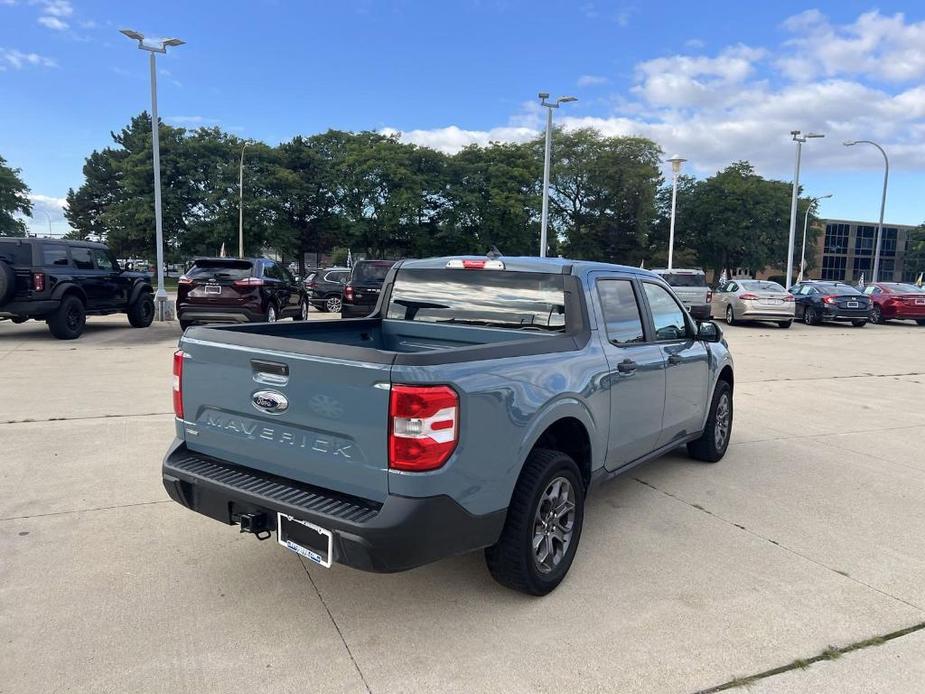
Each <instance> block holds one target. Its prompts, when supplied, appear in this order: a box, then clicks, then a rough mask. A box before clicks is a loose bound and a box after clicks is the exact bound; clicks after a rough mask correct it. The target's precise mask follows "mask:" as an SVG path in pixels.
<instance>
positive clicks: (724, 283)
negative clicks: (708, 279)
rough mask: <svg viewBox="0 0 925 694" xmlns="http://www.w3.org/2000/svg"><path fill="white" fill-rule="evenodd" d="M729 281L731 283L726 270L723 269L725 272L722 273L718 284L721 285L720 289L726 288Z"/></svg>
mask: <svg viewBox="0 0 925 694" xmlns="http://www.w3.org/2000/svg"><path fill="white" fill-rule="evenodd" d="M728 281H729V278H728V277H726V268H723V272H722V274H720V276H719V282H718V284H719V286H720V287H725V286H726V282H728Z"/></svg>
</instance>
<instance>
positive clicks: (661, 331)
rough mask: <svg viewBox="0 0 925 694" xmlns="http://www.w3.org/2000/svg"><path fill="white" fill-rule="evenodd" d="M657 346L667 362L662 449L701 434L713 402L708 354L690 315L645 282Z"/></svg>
mask: <svg viewBox="0 0 925 694" xmlns="http://www.w3.org/2000/svg"><path fill="white" fill-rule="evenodd" d="M642 287H643V291H644V293H645V297H646V304H647V307H648V311H649V319H650V320H651V324H650V328H651V330H652V332H653V335H654V337H655V343H656V344H657V345H658V347H659V349H661V351H662V355H663V358H664V359H665V415H664V418H663V420H662V436H661V439H660V440H659V447H661V446H665V445H667V444H669V443H671V442H672V441H674V440H677V441H678V442H679V443H681V442H682V441H683V440H684V439H685V438H687V437H688V436H689V435H690V434H693V433H695V432H698V431H700V429H701V427H702V425H703V417H704V412H705V410H706V408H707V407H709V405H710V402H709V399H708V395H707V383H708V381H709V370H710V363H709V353H708V352H707V348H706V347H705V346H704V344H703V343H702V342H700V340H697V339H696V335H697V331H696V329H695V326H694V324H693V321H692V320H691V318H690V316H688V315H687V311H685V310H684V308H683V306H681V304H680V303H679V302H678V300H677V299H676V298H675V296H674V295H673V294H672V293H671V292H669V291H668V290H667V289H666V288H665V287H663V286H662V285H660V284H657V283H655V282H652V281H649V280H643V281H642Z"/></svg>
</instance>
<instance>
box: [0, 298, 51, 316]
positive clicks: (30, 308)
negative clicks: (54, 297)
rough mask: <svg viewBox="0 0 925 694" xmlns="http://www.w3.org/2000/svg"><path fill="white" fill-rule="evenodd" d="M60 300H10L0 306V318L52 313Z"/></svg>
mask: <svg viewBox="0 0 925 694" xmlns="http://www.w3.org/2000/svg"><path fill="white" fill-rule="evenodd" d="M60 304H61V302H60V301H11V302H10V303H8V304H3V306H0V318H32V317H34V316H46V315H48V314H49V313H54V311H55V309H57V308H58V306H59V305H60Z"/></svg>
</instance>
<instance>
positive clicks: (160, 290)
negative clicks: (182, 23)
mask: <svg viewBox="0 0 925 694" xmlns="http://www.w3.org/2000/svg"><path fill="white" fill-rule="evenodd" d="M119 31H120V32H121V33H123V34H125V36H127V37H128V38H130V39H132V40H133V41H137V42H138V48H139V49H141V50H143V51H148V53H149V54H150V61H149V64H150V66H151V141H152V145H151V147H152V150H153V153H154V233H155V243H156V245H157V248H156V255H157V290H156V291H155V293H154V319H155V320H159V321H162V320H168V319H169V318H170V315H169V314H170V311H168V310H167V290H166V289H165V288H164V228H163V225H162V224H161V146H160V137H159V133H158V117H157V61H156V59H155V55H156V54H157V53H166V52H167V48H168V47H173V46H182V45H183V44H184V43H185V41H182V40H180V39H176V38H173V39H160V38H158V39H154V38H148V37H146V36H145V35H144V34H140V33H139V32H137V31H134V30H133V29H120V30H119Z"/></svg>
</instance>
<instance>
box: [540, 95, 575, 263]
mask: <svg viewBox="0 0 925 694" xmlns="http://www.w3.org/2000/svg"><path fill="white" fill-rule="evenodd" d="M539 97H540V106H545V107H546V156H545V158H544V160H543V214H542V217H541V218H540V258H545V257H546V245H547V241H546V230H547V226H548V222H549V160H550V156H551V154H552V110H553V109H554V108H559V104H567V103H569V102H571V101H578V99H577V98H576V97H574V96H560V97H559V98H558V99H556V100H555V101H547V99H548V98H549V92H540V93H539Z"/></svg>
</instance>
